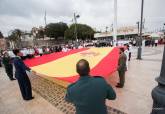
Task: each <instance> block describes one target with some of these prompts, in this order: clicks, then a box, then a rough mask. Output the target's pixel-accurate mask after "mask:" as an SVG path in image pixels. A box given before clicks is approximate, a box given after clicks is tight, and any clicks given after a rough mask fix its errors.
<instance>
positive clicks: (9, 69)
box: [2, 52, 15, 80]
mask: <svg viewBox="0 0 165 114" xmlns="http://www.w3.org/2000/svg"><path fill="white" fill-rule="evenodd" d="M2 62H3V64H4V67H5V71H6V74H7V76H8V77H9V79H10V80H15V79H14V78H13V65H12V62H11V58H10V57H9V56H8V53H7V52H6V53H5V54H4V57H3V59H2Z"/></svg>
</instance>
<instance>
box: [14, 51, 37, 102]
mask: <svg viewBox="0 0 165 114" xmlns="http://www.w3.org/2000/svg"><path fill="white" fill-rule="evenodd" d="M13 53H14V54H15V55H16V57H15V58H14V66H15V77H16V78H17V80H18V84H19V87H20V90H21V94H22V97H23V99H24V100H31V99H33V98H34V97H32V89H31V83H30V80H29V78H28V75H27V74H26V70H27V71H31V69H30V68H28V67H27V66H26V65H25V64H24V63H23V61H22V60H21V56H22V53H21V52H20V51H19V50H18V49H15V50H13Z"/></svg>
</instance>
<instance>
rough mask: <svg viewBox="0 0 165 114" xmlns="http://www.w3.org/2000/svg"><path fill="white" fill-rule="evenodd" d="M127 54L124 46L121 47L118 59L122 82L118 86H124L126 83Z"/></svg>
mask: <svg viewBox="0 0 165 114" xmlns="http://www.w3.org/2000/svg"><path fill="white" fill-rule="evenodd" d="M126 61H127V56H126V54H125V53H124V48H120V57H119V61H118V73H119V79H120V82H119V83H118V84H117V86H116V87H118V88H123V87H124V83H125V71H126V70H127V67H126Z"/></svg>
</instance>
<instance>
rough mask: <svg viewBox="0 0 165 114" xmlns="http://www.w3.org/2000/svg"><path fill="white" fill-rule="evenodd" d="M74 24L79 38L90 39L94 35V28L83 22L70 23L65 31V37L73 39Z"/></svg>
mask: <svg viewBox="0 0 165 114" xmlns="http://www.w3.org/2000/svg"><path fill="white" fill-rule="evenodd" d="M75 26H77V37H78V39H81V40H87V39H92V38H93V37H94V33H95V32H94V30H93V29H92V27H90V26H88V25H85V24H77V25H76V24H72V25H71V26H70V27H69V29H67V30H66V31H65V38H66V39H69V40H75Z"/></svg>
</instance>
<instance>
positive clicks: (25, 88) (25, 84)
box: [17, 76, 32, 100]
mask: <svg viewBox="0 0 165 114" xmlns="http://www.w3.org/2000/svg"><path fill="white" fill-rule="evenodd" d="M17 80H18V84H19V87H20V90H21V94H22V97H23V99H24V100H28V99H31V98H32V88H31V83H30V80H29V78H28V76H22V77H19V78H17Z"/></svg>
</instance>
